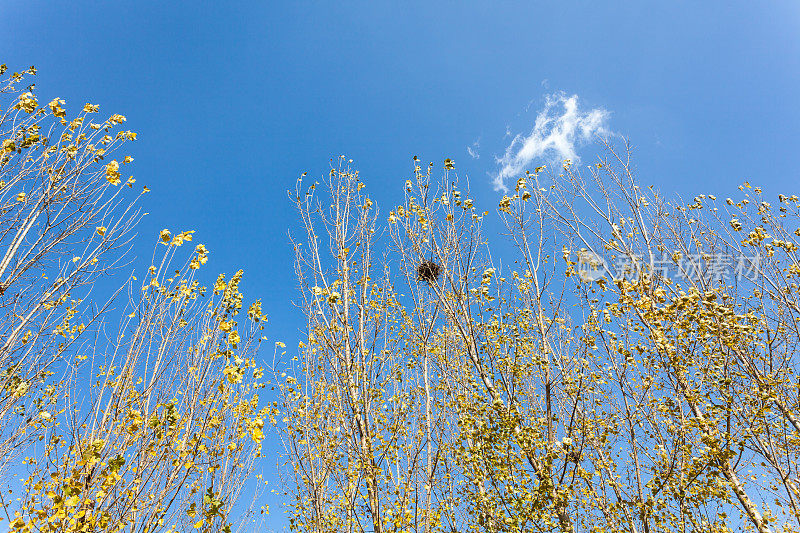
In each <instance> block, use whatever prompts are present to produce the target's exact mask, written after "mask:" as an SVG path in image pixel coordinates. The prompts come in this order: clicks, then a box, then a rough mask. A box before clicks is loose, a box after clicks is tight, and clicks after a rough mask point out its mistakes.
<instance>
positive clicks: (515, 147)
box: [493, 93, 610, 191]
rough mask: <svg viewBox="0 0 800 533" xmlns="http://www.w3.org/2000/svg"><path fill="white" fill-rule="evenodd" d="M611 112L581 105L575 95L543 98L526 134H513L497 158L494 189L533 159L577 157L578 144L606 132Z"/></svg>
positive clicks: (505, 184)
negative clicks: (585, 107)
mask: <svg viewBox="0 0 800 533" xmlns="http://www.w3.org/2000/svg"><path fill="white" fill-rule="evenodd" d="M609 116H610V113H609V112H608V111H606V110H605V109H603V108H595V109H590V110H588V111H585V110H582V109H580V107H579V105H578V95H572V96H567V95H566V94H564V93H556V94H552V95H550V96H548V97H547V98H546V99H545V104H544V108H543V109H542V110H541V111H540V112H539V114H538V115H536V122H534V125H533V129H532V130H531V132H530V133H529V134H528V135H523V134H518V135H516V136H514V139H513V140H512V141H511V144H509V145H508V148H506V151H505V154H503V157H499V158H497V164H498V165H499V166H500V169H499V170H498V171H497V173H496V174H495V176H494V179H493V184H494V188H495V190H501V191H506V190H508V182H509V181H511V180H516V178H518V177H519V176H520V175H522V174H523V173H524V172H525V170H528V169H529V168H530V166H531V163H533V162H534V161H535V160H541V161H543V162H545V163H554V162H561V161H563V160H564V159H570V160H572V161H573V162H576V161H578V154H577V151H576V150H577V148H578V147H579V146H580V145H581V144H585V143H586V142H588V141H591V140H592V139H593V138H594V137H595V136H596V135H606V134H608V133H609V130H608V127H607V123H608V118H609Z"/></svg>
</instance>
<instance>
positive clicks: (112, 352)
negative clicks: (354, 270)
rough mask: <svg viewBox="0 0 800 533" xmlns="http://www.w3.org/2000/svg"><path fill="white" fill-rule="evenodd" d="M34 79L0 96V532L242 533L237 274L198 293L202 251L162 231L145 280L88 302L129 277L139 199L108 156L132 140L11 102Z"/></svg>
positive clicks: (245, 368) (245, 432)
mask: <svg viewBox="0 0 800 533" xmlns="http://www.w3.org/2000/svg"><path fill="white" fill-rule="evenodd" d="M2 73H5V66H2V67H0V74H2ZM34 74H35V69H33V68H30V69H28V70H27V71H25V72H23V73H14V74H12V75H11V76H10V77H8V78H7V79H5V81H3V82H2V84H1V85H0V90H1V91H2V93H3V95H4V96H7V98H6V101H4V102H3V103H2V104H0V106H1V107H0V240H1V241H0V242H2V245H1V246H2V248H1V249H2V250H3V253H4V256H3V258H2V262H1V263H0V302H2V308H3V312H4V320H3V326H2V330H0V369H2V376H1V377H0V379H2V382H1V384H2V386H1V388H0V390H1V391H2V392H0V423H2V430H3V433H2V441H0V457H2V459H1V461H2V462H1V463H0V467H2V468H3V469H4V473H6V474H11V475H13V478H14V479H20V480H21V483H20V484H15V483H14V482H13V481H12V479H11V477H12V476H11V475H7V476H6V477H5V480H6V483H5V487H4V490H3V492H4V494H3V497H2V500H0V508H1V509H2V511H3V514H4V515H5V516H4V518H5V519H7V520H8V523H9V526H10V530H11V531H14V532H26V533H27V532H31V531H49V532H88V531H112V530H113V531H124V530H127V531H130V532H131V533H133V532H148V533H152V532H157V531H233V530H242V529H243V528H244V527H246V526H247V524H248V521H250V523H252V519H253V518H254V517H256V516H259V511H260V510H259V509H258V508H257V505H256V499H255V498H256V496H257V495H258V493H259V492H260V489H259V488H258V486H257V485H253V484H252V483H250V484H248V480H250V479H251V477H252V475H253V474H254V473H255V472H256V468H257V462H258V460H259V457H260V454H261V452H260V450H261V442H262V439H263V437H264V433H263V428H264V422H265V420H266V419H267V418H268V411H267V410H265V409H264V408H263V407H262V406H261V405H260V402H259V395H258V391H259V389H260V388H262V387H263V384H262V383H261V382H260V380H261V377H262V375H263V371H262V370H261V369H260V368H259V365H258V362H257V358H256V352H257V349H258V346H259V343H260V342H261V340H262V336H261V334H260V332H261V330H262V329H263V323H264V321H265V316H264V315H263V314H262V310H261V304H260V302H259V301H256V302H253V303H252V304H250V305H247V304H245V301H244V297H243V295H242V293H241V291H240V289H239V285H240V282H241V280H242V276H243V273H242V271H239V272H237V273H235V274H233V275H232V276H230V277H226V276H225V275H219V276H218V277H217V278H216V281H213V278H212V279H211V280H210V283H203V282H202V280H201V278H200V276H199V272H200V269H201V267H203V265H205V264H206V263H207V261H208V257H209V254H210V252H209V250H208V249H207V248H206V247H205V246H204V245H202V244H198V245H196V246H195V245H192V244H190V243H191V241H192V240H193V233H194V232H193V231H191V230H188V231H181V232H177V233H175V234H172V233H171V232H170V231H168V230H166V229H165V230H163V231H162V232H161V234H160V236H159V244H158V247H157V250H156V253H155V254H154V256H153V260H152V263H151V265H150V266H149V268H145V269H144V270H143V271H142V272H139V273H138V274H137V275H134V276H129V277H128V278H127V281H125V282H124V283H123V285H122V287H121V289H119V290H118V291H116V292H115V293H114V294H112V295H111V297H110V298H103V297H102V295H98V294H97V292H98V291H97V287H96V286H95V285H94V284H95V282H96V281H97V280H98V278H99V277H100V276H102V275H107V274H113V273H115V272H117V273H119V272H120V267H122V266H126V265H127V264H129V263H130V262H131V261H133V260H134V258H131V257H129V255H128V253H127V252H128V248H129V244H130V242H131V239H132V235H133V233H132V231H133V230H134V228H135V225H136V223H137V222H138V220H139V218H140V212H139V210H138V207H137V206H136V203H137V201H138V198H139V197H140V196H141V194H144V193H146V192H148V189H147V188H146V187H145V188H142V189H140V191H137V192H131V189H133V188H134V183H135V180H134V178H133V177H129V178H125V177H124V176H123V169H124V168H125V165H128V164H129V163H130V162H131V161H132V158H131V157H130V156H128V155H116V157H115V158H112V157H114V155H115V154H116V153H117V152H118V151H119V149H120V147H121V146H122V144H123V143H125V142H126V141H130V140H133V139H135V137H136V135H135V133H133V132H130V131H119V128H118V127H119V125H120V124H122V123H123V122H124V121H125V118H124V117H123V116H121V115H111V116H110V117H109V118H107V119H105V120H102V119H94V116H95V115H96V114H97V113H99V107H98V106H97V105H93V104H86V105H85V106H83V108H82V110H81V112H80V113H78V114H77V115H76V116H74V117H70V116H69V115H68V113H67V108H66V104H65V102H64V101H63V100H61V99H58V98H56V99H53V100H51V101H50V102H49V103H48V104H46V105H41V104H40V102H39V100H38V97H37V96H36V95H35V93H34V87H33V85H29V86H28V88H27V89H26V90H22V89H20V88H19V87H20V86H21V85H22V84H23V80H27V77H29V76H33V75H34ZM187 248H188V250H187ZM182 252H183V253H182ZM186 252H188V253H186ZM122 274H123V275H124V274H127V273H122ZM123 279H125V278H123ZM207 285H208V288H207V287H206V286H207ZM22 456H24V459H22V460H20V459H21V457H22Z"/></svg>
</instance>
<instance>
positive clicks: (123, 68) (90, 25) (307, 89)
mask: <svg viewBox="0 0 800 533" xmlns="http://www.w3.org/2000/svg"><path fill="white" fill-rule="evenodd" d="M0 62H5V63H7V64H8V65H9V67H10V68H12V69H22V68H25V67H27V66H28V65H31V64H33V65H35V66H36V67H37V68H38V69H39V73H40V74H39V76H37V80H36V84H37V90H38V92H39V93H40V94H41V96H42V98H43V99H45V98H46V99H50V98H52V97H56V96H59V97H62V98H64V99H65V100H67V103H68V104H72V105H74V106H75V107H78V106H82V104H83V103H84V102H87V101H91V102H93V103H98V104H100V105H101V109H102V110H104V111H105V112H108V113H111V112H118V113H122V114H124V115H126V116H127V117H128V124H127V127H129V128H130V129H133V130H135V131H137V132H139V139H140V140H139V141H137V142H136V143H135V144H134V145H133V146H132V147H131V151H132V154H133V155H134V157H135V159H136V160H135V163H134V164H133V165H134V172H135V175H136V178H137V179H138V182H139V183H142V184H146V185H148V186H149V187H150V188H151V189H152V191H153V193H152V195H150V196H149V198H147V203H146V204H145V207H146V210H147V211H148V212H149V213H150V214H149V215H148V216H147V217H146V219H145V221H144V222H143V223H142V225H141V229H140V233H141V235H142V239H141V240H140V241H139V243H138V244H137V245H136V251H137V253H138V254H139V255H140V256H141V257H142V261H144V262H146V261H148V260H149V257H150V251H151V249H152V245H153V243H154V242H155V238H156V235H157V233H158V231H159V230H160V229H161V228H165V227H166V228H170V229H172V230H185V229H195V230H196V231H197V233H196V235H197V240H198V241H199V242H203V243H205V244H206V246H207V247H208V248H209V249H210V250H211V252H212V256H211V260H210V262H209V265H208V266H209V269H210V270H213V271H215V272H217V271H223V272H232V271H235V270H236V269H238V268H240V267H241V268H244V269H245V283H244V284H243V288H244V290H245V291H246V294H247V295H248V296H250V297H256V296H259V297H261V298H262V299H263V302H264V308H265V310H266V311H267V312H268V313H269V315H270V322H271V324H270V332H269V334H270V336H271V337H272V338H274V339H286V340H289V339H291V338H292V337H293V336H295V335H296V332H297V328H298V327H299V322H298V316H297V315H296V314H295V313H294V312H293V307H292V306H291V304H290V303H289V301H290V299H291V298H292V297H293V295H294V294H295V290H296V289H295V284H294V281H293V279H292V268H291V263H292V251H291V249H290V247H289V243H288V236H287V231H288V230H289V228H290V226H292V225H293V221H294V213H293V212H292V206H291V204H290V203H289V202H288V200H287V197H286V191H287V189H290V188H292V187H293V186H294V182H295V180H296V178H297V177H298V176H299V175H300V174H301V173H302V172H304V171H308V172H309V174H310V175H311V176H312V177H313V176H320V175H322V174H323V173H324V172H325V171H326V170H327V168H328V161H329V159H330V158H331V157H335V156H336V155H339V154H346V155H347V156H348V157H349V158H353V159H354V160H355V164H356V166H357V167H358V168H359V169H360V170H361V173H362V176H363V177H364V179H365V181H366V183H367V185H368V187H369V188H370V189H371V190H373V191H374V192H373V195H374V198H375V200H376V201H377V203H378V205H379V206H381V205H382V206H383V211H384V212H387V213H388V208H389V206H390V204H392V203H397V202H399V201H401V198H402V185H403V183H404V181H405V179H407V178H408V177H409V175H410V173H411V169H412V164H411V158H412V156H414V155H419V156H420V157H421V158H422V159H423V160H430V161H437V162H440V161H441V160H443V159H444V158H445V157H451V158H453V159H454V160H455V162H456V166H457V169H458V171H459V173H460V175H461V176H462V177H468V178H469V180H470V186H471V189H472V191H473V196H474V198H476V203H477V204H479V205H481V206H483V207H485V209H489V210H493V208H494V207H495V206H496V204H497V199H498V193H497V192H496V191H495V190H494V188H493V186H492V183H493V180H494V179H495V177H496V176H497V175H498V173H499V172H500V169H501V167H502V165H501V164H500V163H498V162H497V158H498V157H503V155H504V154H505V153H506V150H507V148H508V147H509V145H510V144H511V142H512V139H513V136H514V135H516V134H522V135H523V136H525V137H527V136H528V135H529V134H530V133H531V132H532V129H533V128H534V124H535V121H536V118H537V115H538V114H540V113H541V112H542V111H543V110H544V109H545V108H546V106H547V103H548V97H550V100H549V101H550V102H551V103H553V102H555V103H554V104H553V106H552V107H551V108H550V115H548V116H550V117H551V118H554V119H557V118H558V117H560V116H562V115H563V113H564V112H565V110H564V109H565V108H564V107H563V103H564V102H563V101H560V100H559V97H558V96H556V97H553V96H552V95H560V94H562V93H563V95H565V97H567V99H568V98H569V97H571V96H573V95H577V100H574V103H576V105H577V110H576V114H575V115H574V116H573V118H575V120H574V121H572V122H571V124H573V125H577V126H580V125H581V124H587V122H586V120H588V118H587V117H590V116H591V113H593V112H594V113H601V114H602V120H600V122H599V123H597V124H599V126H598V127H600V128H605V129H606V130H607V131H613V132H615V133H617V134H621V135H624V136H626V137H628V138H629V139H630V141H631V142H632V143H633V145H634V146H635V147H636V162H637V167H638V169H639V172H640V176H641V179H642V181H643V182H644V183H645V184H648V185H649V184H653V185H656V186H657V187H658V188H660V189H661V190H662V191H663V192H668V193H669V192H677V193H680V194H683V195H685V196H691V195H695V194H699V193H712V194H718V195H720V196H725V195H728V194H730V195H732V194H733V193H735V192H736V191H735V187H736V185H737V184H739V183H741V182H742V181H743V180H745V179H749V180H750V181H751V182H753V183H757V184H761V185H763V186H764V187H765V191H771V192H775V193H777V192H783V193H787V194H792V193H800V180H799V179H798V169H800V149H798V141H800V101H799V100H798V96H797V95H799V94H800V3H797V2H796V1H794V0H792V1H775V2H768V3H763V4H756V3H753V2H739V1H737V2H733V1H729V2H705V3H702V4H701V3H699V2H680V1H673V2H659V3H651V2H604V3H600V2H588V1H586V2H577V1H575V2H565V1H562V2H547V3H545V2H524V3H522V2H520V3H511V2H503V3H500V2H485V3H478V2H436V3H434V2H404V3H402V5H401V7H391V6H390V5H389V4H387V3H381V2H369V3H367V2H364V3H356V2H345V1H339V2H335V3H334V2H330V3H325V2H313V3H312V2H283V3H279V2H150V1H145V0H138V1H136V2H81V1H73V2H45V1H34V0H26V1H24V2H22V1H11V0H0ZM594 116H595V117H597V115H594ZM556 123H557V124H558V122H556ZM508 133H511V135H510V136H509V135H508ZM544 133H545V134H546V133H547V131H545V132H544ZM579 137H580V136H577V137H576V138H574V139H570V138H569V136H568V135H567V136H566V137H563V138H560V140H562V141H565V142H567V144H569V145H570V146H574V147H575V150H576V153H578V154H579V155H580V156H582V157H583V158H584V160H590V159H591V157H592V150H593V147H592V146H591V145H589V146H581V143H580V142H579V140H580V139H579ZM523 141H524V139H520V141H519V143H522V142H523ZM571 141H574V142H572V144H570V142H571ZM476 143H477V144H476ZM515 146H516V147H517V148H518V147H519V146H521V144H517V145H515ZM468 147H470V148H471V149H472V150H473V152H474V153H475V154H476V155H479V157H478V158H473V157H472V156H471V155H470V154H469V153H468V151H467V148H468ZM534 148H535V147H534ZM535 152H536V151H535V150H534V153H535ZM514 153H516V149H515V148H514V147H513V146H512V152H511V154H512V155H513V154H514ZM532 162H534V163H535V162H536V161H535V160H532ZM490 223H491V222H490ZM145 266H146V265H145ZM273 509H274V506H273ZM274 512H275V516H274V521H273V525H274V526H275V527H276V528H277V527H279V526H280V525H281V521H280V518H279V512H278V511H277V509H274Z"/></svg>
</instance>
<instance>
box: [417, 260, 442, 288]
mask: <svg viewBox="0 0 800 533" xmlns="http://www.w3.org/2000/svg"><path fill="white" fill-rule="evenodd" d="M441 273H442V266H441V265H440V264H439V263H436V262H434V261H430V260H425V261H423V262H422V263H420V264H419V266H418V267H417V279H418V280H419V281H424V282H425V283H427V284H428V285H433V284H434V283H436V280H437V279H439V274H441Z"/></svg>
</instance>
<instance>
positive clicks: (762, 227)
mask: <svg viewBox="0 0 800 533" xmlns="http://www.w3.org/2000/svg"><path fill="white" fill-rule="evenodd" d="M601 149H602V157H601V158H598V160H597V161H596V163H595V164H594V165H593V166H591V167H590V168H589V169H588V172H586V171H580V170H579V169H577V168H576V167H574V166H573V165H572V164H571V163H570V162H564V164H563V165H561V166H558V167H557V168H555V169H550V170H548V169H547V168H544V167H539V168H533V169H530V171H529V172H528V173H526V174H525V175H523V176H519V177H518V180H517V182H516V183H515V184H514V190H513V191H512V192H510V193H508V194H506V195H504V196H503V197H502V198H501V200H500V202H499V207H498V210H497V214H498V215H499V217H500V218H501V220H502V221H503V222H504V224H505V228H506V232H505V236H506V237H507V238H508V239H509V242H510V244H511V245H512V246H511V247H510V249H511V250H512V252H511V253H510V254H509V253H508V252H505V253H506V254H508V255H505V256H504V259H505V261H503V262H502V263H501V262H499V260H498V259H497V258H493V256H492V254H491V253H490V249H489V246H488V243H487V240H486V238H485V237H484V236H483V234H482V230H481V224H482V222H483V219H484V217H485V216H487V215H488V213H487V212H485V211H484V212H481V211H479V210H478V209H477V207H476V206H475V205H474V201H473V199H471V198H470V197H469V194H468V192H466V190H467V189H466V188H465V187H463V186H459V185H458V178H457V176H456V175H455V170H454V163H453V162H452V161H450V160H446V161H445V164H444V168H443V169H442V171H439V170H438V169H436V168H435V166H434V165H432V164H431V165H428V166H423V165H422V164H421V162H420V161H419V160H416V159H415V164H414V174H413V176H412V179H410V180H409V181H407V182H406V186H405V199H404V201H403V202H402V203H401V204H400V205H397V206H395V207H393V208H391V209H390V210H389V212H388V213H387V214H385V215H384V216H383V217H381V218H378V217H377V216H376V215H374V214H371V213H374V211H373V210H374V209H375V207H374V206H373V202H372V201H371V200H369V199H368V198H366V197H365V196H363V195H362V194H360V192H359V191H361V189H362V188H363V183H362V182H361V180H360V178H359V177H358V175H357V173H356V172H354V171H353V170H351V169H350V168H349V167H347V165H345V164H344V160H339V161H338V162H337V163H336V164H334V166H333V169H332V171H331V174H330V180H329V181H328V182H327V183H326V184H324V185H325V187H324V189H323V192H324V194H327V195H328V196H327V197H326V196H324V195H323V196H322V198H321V199H320V200H317V198H318V196H317V194H318V193H319V190H318V188H317V187H318V186H317V184H315V185H312V186H311V187H309V188H307V189H302V188H300V187H298V189H297V191H295V193H294V195H293V198H294V200H295V202H296V203H297V206H298V209H299V211H300V213H301V215H302V219H303V221H304V223H305V227H306V229H307V233H306V239H304V240H303V241H297V242H296V243H295V250H296V251H297V258H298V275H299V277H300V281H301V293H302V294H303V305H302V308H303V309H304V310H306V318H307V322H308V332H307V333H308V339H307V340H306V339H305V338H304V339H303V342H302V343H301V346H300V350H299V352H298V356H297V358H296V360H295V363H296V364H294V365H290V366H288V367H285V368H282V369H281V372H282V374H283V375H281V374H277V375H276V378H278V379H279V380H280V391H281V394H282V405H281V410H282V415H281V419H279V420H276V423H277V425H278V429H279V430H280V431H281V434H282V436H283V438H284V444H285V445H286V450H287V455H286V459H287V470H286V472H287V475H288V484H287V489H288V491H289V493H290V494H291V495H292V496H293V500H292V501H293V502H294V504H293V506H294V507H293V511H292V514H291V516H292V520H293V521H292V527H293V528H294V529H295V530H298V531H334V530H341V529H347V530H350V531H400V530H402V531H408V530H413V531H463V530H476V531H498V532H499V531H560V532H575V531H628V532H631V533H638V532H648V533H649V532H653V531H681V532H684V531H740V530H744V531H748V530H754V531H758V532H766V531H797V530H798V527H799V526H800V522H798V519H799V517H798V512H797V504H798V501H797V498H798V493H797V490H798V487H797V484H798V481H797V473H796V468H797V452H798V449H797V442H798V441H797V439H798V436H800V435H798V427H799V424H798V422H797V421H798V418H797V414H796V413H797V410H798V408H800V406H798V401H800V398H798V385H797V383H798V382H797V378H796V376H795V372H796V370H795V365H796V362H795V359H796V356H795V352H796V350H795V347H796V346H797V340H798V336H797V335H798V328H797V318H798V317H797V312H798V310H799V309H800V307H799V306H798V301H797V287H798V286H797V281H796V279H797V275H798V272H800V270H799V269H800V266H798V265H800V262H798V257H797V245H796V244H795V242H796V236H797V235H798V232H800V230H798V229H797V228H798V225H799V224H800V221H798V206H799V204H798V199H797V197H796V196H789V195H779V196H778V198H777V206H776V207H773V206H772V205H771V203H770V202H768V201H766V200H765V199H764V198H763V197H762V191H761V190H760V189H758V188H755V187H752V186H751V185H749V184H745V185H743V186H742V187H740V192H741V193H742V194H743V196H742V197H740V198H739V199H737V200H733V199H727V200H725V201H724V202H722V201H718V200H717V199H716V197H715V196H714V195H713V194H708V193H705V194H698V196H697V197H696V198H694V199H693V200H692V201H691V202H688V203H685V202H682V201H681V200H680V199H679V198H674V199H666V198H664V197H663V196H662V195H661V194H660V193H658V192H657V191H656V190H655V189H653V188H649V187H645V186H642V185H640V183H639V182H638V179H637V178H636V176H635V173H634V170H633V165H632V162H631V158H630V151H629V149H628V148H627V146H622V147H619V146H615V145H612V144H610V143H605V144H602V145H601ZM342 165H343V166H342ZM438 172H441V174H440V175H441V179H439V178H435V177H434V176H435V175H436V174H437V173H438ZM367 213H370V214H369V215H367ZM383 220H385V221H386V222H385V223H383ZM384 224H385V225H384ZM321 242H327V243H328V244H329V246H328V247H327V248H326V247H323V246H322V244H321ZM505 249H506V250H507V249H509V248H505ZM379 261H380V262H379ZM378 265H380V266H378ZM376 273H379V274H376ZM376 280H379V281H377V282H376ZM377 347H380V349H377ZM397 480H402V482H401V483H398V482H397Z"/></svg>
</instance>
